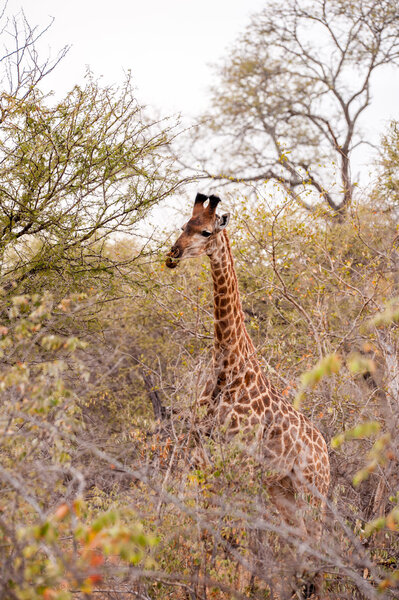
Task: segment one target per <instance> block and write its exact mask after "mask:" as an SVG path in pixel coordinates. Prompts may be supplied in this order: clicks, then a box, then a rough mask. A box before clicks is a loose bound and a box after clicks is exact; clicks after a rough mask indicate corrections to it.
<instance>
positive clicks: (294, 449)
mask: <svg viewBox="0 0 399 600" xmlns="http://www.w3.org/2000/svg"><path fill="white" fill-rule="evenodd" d="M205 200H206V196H202V195H200V194H199V195H197V200H196V203H195V205H194V211H193V217H192V218H191V220H190V221H189V222H188V223H187V224H186V226H185V228H184V233H183V234H182V235H181V236H180V238H179V239H178V240H177V242H176V244H175V245H174V246H173V248H172V250H171V252H170V253H169V256H168V259H167V262H166V264H167V265H168V266H169V267H173V266H175V262H174V261H175V260H176V259H180V258H185V257H186V256H187V257H191V256H198V255H200V254H202V253H204V252H206V253H207V254H208V256H209V258H210V262H211V270H212V279H213V288H214V319H215V320H214V350H213V366H212V372H211V376H210V378H209V379H208V381H207V383H206V385H205V388H204V390H203V392H202V394H201V397H200V405H201V406H202V407H203V410H202V411H201V413H205V415H204V417H203V418H202V419H201V422H200V423H199V427H200V430H201V432H202V433H203V434H205V435H210V436H212V435H215V432H218V434H220V432H221V431H222V432H223V435H225V436H226V438H227V439H231V438H232V437H233V436H235V435H237V434H240V436H241V437H242V439H244V440H248V442H249V445H248V449H249V451H250V452H253V453H254V455H256V457H257V459H258V460H259V462H260V463H261V464H262V467H263V468H264V469H265V470H266V471H267V476H266V485H267V487H268V490H269V493H270V496H271V498H272V500H273V501H274V503H275V505H276V506H277V508H278V509H279V510H280V512H281V513H282V515H283V516H284V517H286V518H288V519H289V517H290V514H291V515H292V514H293V505H294V504H295V503H297V502H298V501H299V500H298V499H297V496H298V494H300V495H301V494H302V495H303V493H307V494H310V495H311V496H312V497H313V503H314V504H317V505H320V504H323V500H322V499H323V498H324V497H325V496H326V494H327V491H328V486H329V478H330V468H329V459H328V451H327V446H326V443H325V440H324V438H323V436H322V435H321V433H320V432H319V431H318V430H317V429H316V427H315V426H314V425H313V424H312V423H311V422H310V421H309V420H308V419H307V418H306V417H305V416H304V415H303V414H302V413H300V412H298V411H297V410H295V409H294V407H293V406H292V405H291V404H290V403H289V402H288V401H287V400H286V399H285V398H284V397H283V396H282V394H280V393H278V391H277V390H276V389H274V388H273V386H272V385H271V383H270V382H269V381H268V379H267V378H266V376H265V375H264V373H263V372H262V369H261V366H260V363H259V360H258V357H257V353H256V349H255V347H254V345H253V343H252V341H251V339H250V337H249V335H248V332H247V330H246V328H245V324H244V314H243V311H242V306H241V301H240V295H239V290H238V282H237V277H236V273H235V269H234V261H233V256H232V253H231V249H230V244H229V240H228V236H227V232H226V230H225V229H224V227H220V224H221V222H222V219H223V217H219V216H218V215H216V214H215V208H216V205H217V203H218V202H219V199H218V198H216V197H214V196H211V197H210V201H209V205H208V206H207V207H206V208H204V207H203V204H204V202H205ZM224 217H226V215H224ZM227 220H228V217H227ZM226 224H227V223H226ZM205 233H206V234H207V235H205ZM200 236H201V237H202V238H205V243H204V240H203V239H200Z"/></svg>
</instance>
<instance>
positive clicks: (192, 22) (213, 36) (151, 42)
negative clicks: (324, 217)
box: [0, 0, 399, 182]
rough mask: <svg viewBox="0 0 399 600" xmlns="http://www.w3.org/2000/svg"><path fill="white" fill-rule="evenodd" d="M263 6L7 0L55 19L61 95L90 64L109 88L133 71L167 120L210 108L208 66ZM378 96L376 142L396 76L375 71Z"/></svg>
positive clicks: (51, 43) (51, 40) (368, 166)
mask: <svg viewBox="0 0 399 600" xmlns="http://www.w3.org/2000/svg"><path fill="white" fill-rule="evenodd" d="M0 1H1V0H0ZM263 5H264V0H201V1H200V0H107V1H105V0H8V10H7V12H8V13H9V14H13V13H14V14H16V13H17V12H18V11H20V10H21V8H23V10H24V11H25V14H26V16H27V18H28V21H29V22H30V24H31V25H32V26H33V25H38V26H39V27H43V26H45V25H46V24H48V23H49V22H50V21H51V17H54V19H55V21H54V24H53V26H52V27H51V28H50V30H49V32H48V33H47V34H46V36H45V38H44V41H43V46H42V48H41V50H42V52H44V51H47V50H48V49H51V52H52V53H53V54H54V55H55V54H56V51H57V49H59V48H61V47H62V46H64V45H66V44H68V45H71V49H70V51H69V53H68V55H67V56H66V57H65V58H64V60H63V61H62V63H61V64H60V65H59V66H58V68H57V69H56V70H55V71H54V73H53V74H52V75H51V77H50V78H49V79H47V82H46V85H48V86H49V87H50V88H51V89H54V90H55V92H56V94H57V96H61V95H62V94H64V93H65V92H67V91H68V90H69V89H71V88H72V87H73V85H74V84H76V83H79V82H81V81H82V80H83V76H84V73H85V70H86V67H87V66H90V67H91V69H92V70H93V72H94V74H95V75H102V76H103V77H104V83H118V82H121V81H122V80H123V76H124V75H123V72H124V71H126V70H128V69H130V70H131V72H132V75H133V81H134V84H135V86H136V87H137V91H138V98H139V100H140V102H142V103H146V104H150V105H152V106H154V107H156V108H158V109H160V110H161V111H162V113H163V114H164V115H165V114H172V113H180V112H181V113H182V114H183V115H184V116H190V115H192V116H194V115H196V114H198V113H199V112H200V111H201V110H202V109H204V108H206V106H207V100H208V88H209V86H210V84H211V83H212V81H213V72H212V69H211V68H210V64H211V63H213V62H215V61H217V60H218V59H220V58H221V57H223V56H225V55H226V54H227V51H228V49H229V47H231V46H232V44H233V43H234V41H235V39H236V38H237V36H238V35H239V33H240V32H241V31H243V29H244V28H245V26H246V24H247V23H248V21H249V17H250V15H251V14H252V13H254V12H256V11H258V10H259V9H261V8H262V6H263ZM372 91H373V103H372V106H371V108H370V109H369V110H368V111H367V112H366V113H365V116H364V121H363V125H364V126H365V127H366V129H367V130H368V132H369V139H370V138H371V139H372V141H373V142H374V143H376V144H378V143H379V139H380V135H381V133H382V132H383V131H384V130H385V129H386V126H387V124H388V122H389V121H390V119H392V118H396V119H399V78H398V76H397V71H395V74H393V71H392V69H391V70H389V69H385V70H383V71H380V72H379V73H377V74H376V75H375V76H374V85H373V90H372ZM370 134H371V135H370ZM363 148H364V150H362V152H359V153H358V157H359V158H358V159H356V160H355V167H354V173H353V174H354V176H355V177H356V176H357V172H359V171H361V172H363V173H366V172H370V173H371V172H372V171H373V169H374V164H375V160H374V158H373V154H372V153H371V151H370V150H367V149H366V147H363ZM365 181H366V182H367V177H365Z"/></svg>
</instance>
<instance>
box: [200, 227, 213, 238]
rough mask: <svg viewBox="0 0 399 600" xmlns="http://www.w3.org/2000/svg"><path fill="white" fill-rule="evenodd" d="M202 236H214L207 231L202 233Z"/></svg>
mask: <svg viewBox="0 0 399 600" xmlns="http://www.w3.org/2000/svg"><path fill="white" fill-rule="evenodd" d="M201 235H203V236H204V237H209V236H210V235H212V234H211V232H210V231H206V229H204V231H201Z"/></svg>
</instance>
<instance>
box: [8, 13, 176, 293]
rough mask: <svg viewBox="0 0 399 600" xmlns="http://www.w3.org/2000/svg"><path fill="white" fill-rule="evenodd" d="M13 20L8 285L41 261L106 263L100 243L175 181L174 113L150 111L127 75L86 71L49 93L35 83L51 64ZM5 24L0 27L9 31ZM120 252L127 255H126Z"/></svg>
mask: <svg viewBox="0 0 399 600" xmlns="http://www.w3.org/2000/svg"><path fill="white" fill-rule="evenodd" d="M22 25H23V31H24V33H23V34H22V36H21V33H20V23H19V22H18V21H17V20H15V19H14V20H13V21H12V39H13V40H14V42H15V48H13V49H12V50H11V51H5V55H4V57H3V60H2V61H0V62H1V63H2V66H3V75H2V77H1V76H0V81H1V83H2V85H3V89H4V91H3V93H2V96H1V114H0V120H1V131H0V265H1V267H0V268H1V272H2V275H3V277H4V279H5V281H6V287H7V284H8V285H9V284H10V283H11V282H12V281H14V282H15V281H16V282H17V283H18V282H20V281H26V279H27V278H28V277H31V276H32V275H33V274H35V273H38V272H40V271H44V272H53V273H58V274H59V276H60V278H61V279H62V278H64V277H65V274H66V273H68V274H69V275H72V276H74V275H75V274H76V273H77V272H78V271H79V273H82V272H87V271H90V270H92V271H96V272H98V271H101V270H103V271H107V270H110V271H113V269H114V268H115V267H118V266H120V264H119V261H118V260H115V257H114V260H112V261H111V260H110V259H109V256H108V255H107V247H106V244H105V243H104V241H105V240H109V239H110V236H111V235H114V234H116V233H118V234H120V233H124V234H131V233H132V232H133V230H134V227H135V226H136V225H137V224H138V223H139V222H140V221H141V220H142V219H143V218H144V217H145V216H146V215H147V214H148V212H149V211H150V210H151V208H152V207H154V206H155V205H156V204H158V203H159V202H160V201H161V200H162V199H163V198H165V197H166V196H168V195H169V194H171V193H172V192H173V191H174V190H175V189H176V188H177V187H178V185H179V183H181V179H179V178H178V177H177V174H176V171H174V169H173V167H172V160H171V159H170V157H168V156H167V153H166V151H165V150H166V148H167V146H168V144H169V142H170V140H171V139H172V138H173V137H174V135H175V127H176V123H170V122H168V121H162V122H159V121H156V120H154V119H149V118H148V117H147V116H146V114H144V111H143V109H142V107H141V106H140V105H139V104H138V102H137V100H136V98H135V93H134V89H133V87H132V84H131V80H130V76H127V78H126V80H125V82H124V83H123V85H122V86H120V87H112V86H111V87H102V86H101V85H100V84H99V82H98V81H96V80H95V79H94V78H93V76H92V75H91V73H88V74H87V76H86V81H85V83H84V85H82V86H79V85H77V86H75V87H74V88H73V89H72V90H71V91H70V92H69V93H68V94H67V95H66V97H65V98H64V99H62V100H61V101H58V102H55V101H54V100H52V98H51V96H46V95H44V94H42V93H41V91H40V84H41V82H42V79H43V77H44V76H45V75H46V74H47V73H48V72H49V71H50V70H51V69H52V68H54V66H56V64H58V61H59V59H60V58H61V57H62V56H63V54H64V52H65V51H62V52H61V55H60V56H59V57H57V59H56V60H55V61H53V62H51V61H49V60H47V61H45V62H44V63H39V59H38V55H37V53H36V51H35V43H36V41H37V39H38V38H39V37H40V35H42V33H44V32H40V33H38V32H36V30H34V29H33V30H32V29H30V28H29V26H28V25H27V23H26V21H25V20H24V18H23V19H22ZM7 27H8V25H7V24H6V25H5V29H4V30H3V35H6V34H7V31H8V29H7ZM125 262H126V261H125Z"/></svg>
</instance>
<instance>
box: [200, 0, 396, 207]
mask: <svg viewBox="0 0 399 600" xmlns="http://www.w3.org/2000/svg"><path fill="white" fill-rule="evenodd" d="M398 59H399V7H398V4H397V2H395V1H394V0H382V1H379V0H355V1H354V2H350V3H347V2H344V1H341V0H338V1H335V0H334V1H333V0H306V1H305V2H303V1H300V2H299V1H298V0H288V1H287V2H284V3H280V2H278V1H275V0H268V2H267V3H266V6H265V8H264V9H263V10H262V11H261V12H260V13H259V14H257V15H255V16H254V17H253V19H252V21H251V23H250V25H249V26H248V28H247V30H246V31H245V33H244V34H243V35H242V37H241V39H240V40H239V42H238V44H237V45H236V47H235V48H234V49H233V51H232V52H231V54H230V56H229V57H228V58H227V60H226V61H225V62H224V64H222V65H221V66H220V67H219V70H218V71H219V81H218V83H217V84H216V85H215V86H214V87H213V90H212V108H211V110H210V113H209V114H208V115H206V116H205V117H204V119H203V121H202V122H203V124H204V125H206V126H207V128H208V131H209V130H210V131H211V135H212V136H213V137H215V136H217V139H218V141H217V142H215V144H216V143H217V150H218V153H219V155H220V161H219V163H220V164H218V165H217V166H216V168H215V162H214V161H215V155H216V156H217V154H216V153H215V152H213V153H212V161H213V162H212V163H211V164H212V166H211V167H210V166H209V164H210V153H208V154H205V152H204V151H203V150H202V151H201V150H199V151H198V156H196V158H197V163H198V162H199V164H200V166H199V167H198V171H199V172H200V173H201V174H202V175H205V176H211V177H214V178H216V179H220V180H225V181H226V182H228V181H229V180H230V181H231V180H233V181H244V182H251V183H260V182H262V183H263V182H265V181H268V180H272V181H277V182H279V183H280V184H281V186H283V188H284V189H285V191H287V192H289V194H291V195H292V196H293V197H295V198H296V199H297V200H299V201H300V202H301V204H302V205H304V206H306V207H307V208H311V207H312V206H314V203H315V200H316V201H317V200H318V199H320V198H321V199H322V200H323V201H324V202H326V203H327V205H328V207H329V209H332V211H334V212H335V213H337V212H342V211H344V210H345V208H346V207H347V206H348V205H349V204H350V202H351V200H352V195H353V186H354V182H353V179H352V177H351V155H352V153H353V150H354V149H355V148H357V147H358V146H359V145H360V144H364V143H368V140H367V137H365V136H364V135H363V133H362V131H361V127H360V118H361V115H362V114H363V113H364V111H365V110H366V109H367V107H368V106H369V105H370V103H371V83H372V77H373V74H374V73H375V71H376V70H378V69H379V68H381V67H382V66H383V65H387V64H394V65H397V64H398ZM203 132H204V128H199V131H198V134H197V137H198V139H199V141H200V142H201V144H200V148H203V147H204V145H203V138H204V133H203ZM220 141H221V143H219V142H220ZM208 147H209V146H208ZM213 149H214V146H213ZM327 163H328V164H327ZM331 163H332V168H331ZM217 169H219V171H218V170H217Z"/></svg>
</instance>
